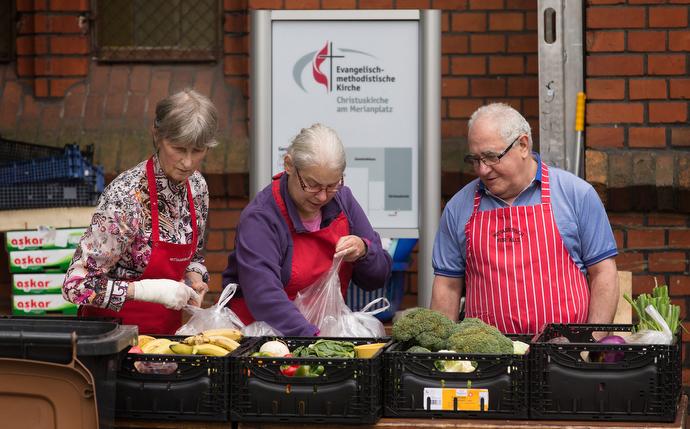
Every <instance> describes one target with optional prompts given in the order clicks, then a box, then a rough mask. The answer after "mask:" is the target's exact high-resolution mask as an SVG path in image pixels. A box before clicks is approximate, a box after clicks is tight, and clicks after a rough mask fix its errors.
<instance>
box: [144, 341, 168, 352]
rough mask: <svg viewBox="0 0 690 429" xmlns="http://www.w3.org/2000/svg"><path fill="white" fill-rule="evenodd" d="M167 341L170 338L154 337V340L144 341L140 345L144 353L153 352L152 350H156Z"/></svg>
mask: <svg viewBox="0 0 690 429" xmlns="http://www.w3.org/2000/svg"><path fill="white" fill-rule="evenodd" d="M168 343H170V340H169V339H167V338H156V339H155V340H152V341H149V342H148V343H146V344H145V345H144V346H143V347H141V346H140V347H141V349H142V350H143V351H144V353H155V352H154V350H156V349H157V348H158V346H160V345H162V344H168Z"/></svg>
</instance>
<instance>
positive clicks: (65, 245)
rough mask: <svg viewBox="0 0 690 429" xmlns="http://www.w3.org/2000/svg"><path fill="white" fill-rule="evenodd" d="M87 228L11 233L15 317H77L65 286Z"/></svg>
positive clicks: (9, 247) (42, 229) (75, 309)
mask: <svg viewBox="0 0 690 429" xmlns="http://www.w3.org/2000/svg"><path fill="white" fill-rule="evenodd" d="M85 230H86V229H85V228H62V229H55V228H48V227H46V228H40V229H38V230H35V231H8V232H7V233H6V237H7V252H8V253H9V258H10V272H11V273H12V285H13V287H12V301H13V303H14V304H13V308H14V310H13V314H14V315H45V314H56V313H57V314H67V315H75V314H77V308H78V307H77V306H76V305H75V304H72V303H70V302H68V301H66V300H65V299H64V298H63V297H62V284H63V281H64V278H65V272H66V271H67V269H68V268H69V265H70V262H71V261H72V256H73V255H74V251H75V249H76V247H77V246H78V244H79V240H80V239H81V236H82V235H83V234H84V231H85Z"/></svg>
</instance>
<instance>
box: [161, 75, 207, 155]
mask: <svg viewBox="0 0 690 429" xmlns="http://www.w3.org/2000/svg"><path fill="white" fill-rule="evenodd" d="M153 126H154V127H155V134H154V141H153V146H154V148H156V149H157V148H158V145H157V144H156V140H157V139H166V140H168V141H169V142H170V143H171V144H172V145H174V146H183V147H186V148H196V149H203V148H208V149H210V148H212V147H215V146H216V145H218V142H217V141H216V132H217V131H218V110H217V109H216V106H214V105H213V103H212V102H211V100H209V99H208V97H206V96H205V95H203V94H201V93H200V92H198V91H197V90H195V89H193V88H185V89H183V90H181V91H178V92H175V93H173V94H170V95H168V96H167V97H165V98H164V99H162V100H161V101H159V102H158V103H157V104H156V119H155V120H154V121H153Z"/></svg>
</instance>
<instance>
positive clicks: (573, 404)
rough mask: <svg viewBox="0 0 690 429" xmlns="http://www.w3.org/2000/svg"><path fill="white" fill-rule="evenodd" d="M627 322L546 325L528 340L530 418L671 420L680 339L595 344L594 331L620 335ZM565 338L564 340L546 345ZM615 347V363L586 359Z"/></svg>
mask: <svg viewBox="0 0 690 429" xmlns="http://www.w3.org/2000/svg"><path fill="white" fill-rule="evenodd" d="M632 328H633V325H597V324H546V325H544V326H543V327H542V329H541V331H540V332H539V334H537V335H536V336H535V337H534V339H533V341H532V342H531V344H530V357H531V359H532V388H531V397H530V418H531V419H534V420H591V421H630V422H645V421H655V422H673V421H674V420H675V417H676V412H677V410H678V404H679V402H680V398H681V389H682V374H681V354H682V353H681V339H680V333H678V336H677V338H676V342H675V343H674V344H671V345H660V344H599V343H596V342H595V341H594V339H593V337H592V333H593V332H596V331H605V332H609V333H612V334H617V333H620V335H621V336H625V335H626V334H627V333H629V332H630V331H631V329H632ZM556 337H565V338H567V339H568V341H569V342H568V343H548V341H549V340H551V339H553V338H556ZM592 351H596V352H611V351H621V352H623V353H624V357H623V359H622V360H621V361H619V362H589V361H588V360H587V359H586V356H587V355H588V354H589V353H590V352H592Z"/></svg>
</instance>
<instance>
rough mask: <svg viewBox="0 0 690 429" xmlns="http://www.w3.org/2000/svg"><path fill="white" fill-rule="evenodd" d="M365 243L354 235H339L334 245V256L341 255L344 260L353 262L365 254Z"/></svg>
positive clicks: (366, 247) (366, 248)
mask: <svg viewBox="0 0 690 429" xmlns="http://www.w3.org/2000/svg"><path fill="white" fill-rule="evenodd" d="M368 250H369V247H368V245H367V243H366V242H365V241H364V240H362V239H361V238H359V237H357V236H356V235H346V236H344V237H340V239H339V240H338V242H337V243H336V245H335V256H343V260H344V261H346V262H354V261H356V260H357V259H360V258H363V257H365V256H366V255H367V251H368Z"/></svg>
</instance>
